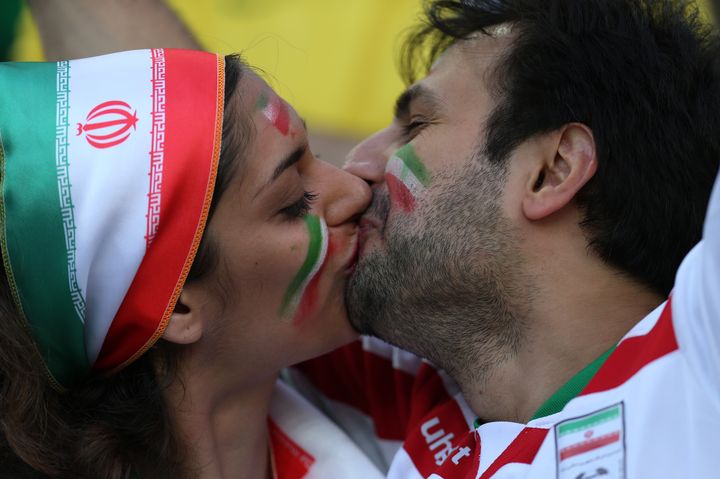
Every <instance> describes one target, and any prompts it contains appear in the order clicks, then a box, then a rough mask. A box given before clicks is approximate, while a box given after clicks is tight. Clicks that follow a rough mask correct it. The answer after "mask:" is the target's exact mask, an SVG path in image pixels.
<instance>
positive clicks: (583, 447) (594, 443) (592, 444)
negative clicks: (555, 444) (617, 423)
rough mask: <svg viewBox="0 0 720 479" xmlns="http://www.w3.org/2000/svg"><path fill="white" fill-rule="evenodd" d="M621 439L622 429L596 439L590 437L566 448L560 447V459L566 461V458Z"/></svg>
mask: <svg viewBox="0 0 720 479" xmlns="http://www.w3.org/2000/svg"><path fill="white" fill-rule="evenodd" d="M619 440H620V431H615V432H613V433H610V434H606V435H604V436H600V437H596V438H595V439H590V440H589V441H583V442H580V443H578V444H574V445H572V446H569V447H566V448H564V449H560V460H561V461H564V460H565V459H569V458H571V457H574V456H577V455H579V454H583V453H586V452H588V451H592V450H593V449H598V448H600V447H603V446H607V445H608V444H612V443H614V442H618V441H619Z"/></svg>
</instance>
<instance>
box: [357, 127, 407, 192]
mask: <svg viewBox="0 0 720 479" xmlns="http://www.w3.org/2000/svg"><path fill="white" fill-rule="evenodd" d="M394 136H395V135H394V133H393V131H392V130H391V128H386V129H384V130H380V131H379V132H377V133H375V134H374V135H372V136H371V137H370V138H367V139H366V140H364V141H362V142H361V143H359V144H358V145H357V146H356V147H355V148H353V149H352V150H351V151H350V153H348V156H347V160H346V162H345V166H344V169H345V171H347V172H348V173H352V174H353V175H355V176H357V177H359V178H362V179H363V180H365V181H367V182H368V183H369V184H370V185H371V186H372V185H374V184H376V183H382V182H383V181H385V165H386V164H387V161H388V158H390V154H391V153H392V152H393V151H394V150H395V149H397V146H398V145H396V144H395V141H394Z"/></svg>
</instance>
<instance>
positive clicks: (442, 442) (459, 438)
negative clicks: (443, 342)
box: [403, 364, 474, 477]
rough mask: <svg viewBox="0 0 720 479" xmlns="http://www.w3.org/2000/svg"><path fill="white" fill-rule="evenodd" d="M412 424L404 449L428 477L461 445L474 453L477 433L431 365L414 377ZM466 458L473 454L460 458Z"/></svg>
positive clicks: (422, 368) (465, 461) (420, 370)
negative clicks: (474, 441) (474, 439)
mask: <svg viewBox="0 0 720 479" xmlns="http://www.w3.org/2000/svg"><path fill="white" fill-rule="evenodd" d="M409 424H410V427H409V428H408V430H407V433H406V437H405V443H404V444H403V449H405V452H406V453H407V454H408V456H410V459H411V460H412V462H413V464H415V467H416V468H417V470H418V471H420V473H421V474H422V475H423V476H425V477H428V476H430V475H431V474H432V473H434V472H437V471H438V469H439V468H440V466H443V465H444V464H445V463H446V462H447V461H448V460H449V459H451V458H452V457H453V454H454V453H455V450H456V449H457V448H458V447H459V446H460V444H463V443H464V444H466V445H465V446H463V447H470V448H471V451H472V452H471V453H474V446H473V445H472V444H473V440H472V439H473V435H474V432H473V431H470V426H469V425H468V423H467V421H466V420H465V416H464V415H463V413H462V410H461V409H460V406H459V405H458V403H457V402H456V401H455V400H454V399H453V398H452V397H451V396H450V395H449V394H448V393H447V390H446V389H445V383H444V382H443V380H442V378H441V377H440V375H439V374H438V372H437V371H436V370H435V369H434V368H433V367H432V366H430V365H428V364H423V365H422V366H420V369H419V370H418V373H417V376H416V378H415V383H414V385H413V390H412V405H411V410H410V423H409ZM464 457H470V455H468V456H462V457H461V458H459V459H463V458H464ZM459 459H458V460H459ZM467 462H469V461H468V460H463V463H464V464H465V463H467ZM452 477H455V476H452Z"/></svg>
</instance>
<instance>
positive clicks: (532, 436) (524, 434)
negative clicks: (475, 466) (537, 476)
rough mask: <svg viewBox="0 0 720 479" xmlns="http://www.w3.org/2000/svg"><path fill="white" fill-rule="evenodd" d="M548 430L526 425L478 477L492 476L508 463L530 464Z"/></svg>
mask: <svg viewBox="0 0 720 479" xmlns="http://www.w3.org/2000/svg"><path fill="white" fill-rule="evenodd" d="M548 432H549V429H539V428H535V427H526V428H525V429H523V430H522V431H520V434H518V435H517V437H516V438H515V439H514V440H513V442H512V443H510V445H509V446H508V447H507V448H506V449H505V450H504V451H503V453H502V454H500V456H499V457H498V458H497V459H495V462H493V463H492V464H491V465H490V467H488V468H487V470H486V471H485V472H484V473H483V475H482V476H480V479H488V478H490V477H492V476H493V475H494V474H495V473H496V472H498V471H499V470H500V468H501V467H504V466H507V465H508V464H532V462H533V461H534V460H535V456H536V455H537V453H538V451H539V450H540V446H542V443H543V441H545V437H546V436H547V434H548Z"/></svg>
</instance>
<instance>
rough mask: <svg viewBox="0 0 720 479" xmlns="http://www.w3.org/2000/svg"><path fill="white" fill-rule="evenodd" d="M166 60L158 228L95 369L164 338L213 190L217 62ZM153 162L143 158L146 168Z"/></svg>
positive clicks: (185, 55)
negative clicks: (164, 116) (164, 120)
mask: <svg viewBox="0 0 720 479" xmlns="http://www.w3.org/2000/svg"><path fill="white" fill-rule="evenodd" d="M165 60H166V105H165V112H166V127H165V158H164V164H163V180H162V181H163V186H162V202H161V209H160V227H159V228H158V231H157V236H156V237H155V239H154V241H153V242H152V244H151V245H150V246H149V248H148V250H147V251H146V253H145V257H144V258H143V260H142V263H141V264H140V267H139V269H138V271H137V273H136V275H135V278H134V280H133V282H132V284H131V285H130V288H129V290H128V292H127V294H126V295H125V298H124V300H123V302H122V305H121V306H120V309H119V311H118V313H117V314H116V316H115V319H114V321H113V323H112V325H111V327H110V330H109V331H108V334H107V337H106V338H105V343H104V344H103V347H102V350H101V351H100V355H99V357H98V360H97V362H96V364H95V368H96V369H98V370H113V369H117V368H120V367H122V366H124V365H125V364H126V363H128V362H130V361H132V360H133V359H135V357H137V356H138V355H140V354H142V353H143V352H144V351H145V350H146V349H147V348H149V347H150V346H151V345H152V344H154V342H155V341H157V339H158V338H159V337H160V335H161V334H162V332H163V330H164V328H165V326H166V324H167V320H168V318H169V316H170V314H171V313H172V310H173V308H174V306H175V302H176V301H177V296H178V295H179V293H180V290H181V288H182V284H183V283H184V281H185V277H186V276H187V272H188V271H189V268H190V266H191V264H192V260H193V258H194V255H195V250H196V248H197V245H198V243H199V240H200V237H201V235H202V232H203V229H204V227H205V221H206V219H207V209H208V207H209V203H210V198H211V195H212V190H213V187H214V181H215V174H216V171H217V157H218V154H219V148H220V144H219V138H220V136H219V135H220V131H221V127H222V125H221V122H222V107H223V103H222V102H223V85H222V82H221V81H219V80H220V79H221V78H219V76H218V69H219V68H222V58H220V59H219V61H218V56H217V55H214V54H209V53H203V52H194V51H189V50H169V49H168V50H165ZM148 81H149V80H148ZM150 161H151V158H150V157H149V156H148V170H149V165H150ZM190 172H191V173H192V174H189V173H190Z"/></svg>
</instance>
